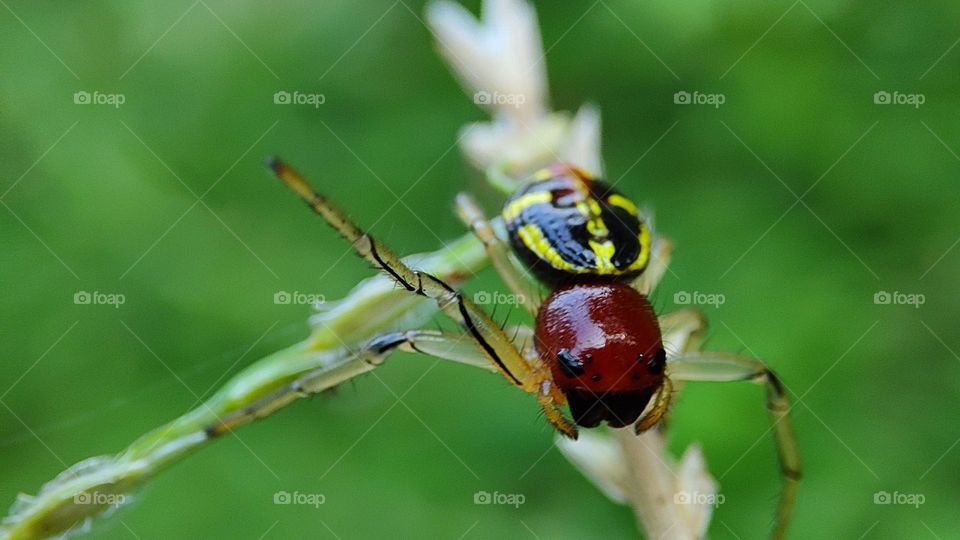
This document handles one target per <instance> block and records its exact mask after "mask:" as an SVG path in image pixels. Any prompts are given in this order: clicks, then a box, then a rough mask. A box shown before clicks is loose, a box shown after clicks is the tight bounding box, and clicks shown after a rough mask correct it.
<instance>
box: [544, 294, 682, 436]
mask: <svg viewBox="0 0 960 540" xmlns="http://www.w3.org/2000/svg"><path fill="white" fill-rule="evenodd" d="M535 336H536V343H537V354H538V355H539V356H540V360H541V361H542V362H544V364H546V365H548V366H550V370H551V372H552V373H553V380H554V383H555V384H556V385H557V386H558V387H559V388H560V389H561V390H563V392H564V394H565V395H566V396H567V401H568V402H569V404H570V412H571V413H572V414H573V419H574V421H575V422H576V423H577V425H580V426H584V427H594V426H597V425H599V424H600V422H601V421H603V420H606V422H607V424H609V425H610V426H613V427H623V426H626V425H629V424H632V423H633V422H635V421H636V420H637V418H638V417H639V416H640V413H642V412H643V409H644V408H645V407H646V406H647V403H648V402H649V401H650V398H651V397H652V396H653V395H654V394H655V393H656V391H657V389H659V388H660V385H661V384H663V377H664V375H663V371H664V367H665V364H666V353H665V351H664V349H663V341H662V339H661V336H660V326H659V324H658V323H657V316H656V314H655V313H654V311H653V307H652V306H651V305H650V302H649V301H648V300H647V298H646V297H645V296H643V295H642V294H640V293H639V292H637V291H636V289H634V288H632V287H630V286H629V285H627V284H624V283H615V282H613V283H607V282H604V283H580V284H573V285H567V286H564V287H561V288H559V289H557V290H555V291H554V292H553V294H551V295H550V296H549V297H548V298H547V299H546V301H545V302H544V304H543V306H541V308H540V311H539V313H538V314H537V325H536V334H535Z"/></svg>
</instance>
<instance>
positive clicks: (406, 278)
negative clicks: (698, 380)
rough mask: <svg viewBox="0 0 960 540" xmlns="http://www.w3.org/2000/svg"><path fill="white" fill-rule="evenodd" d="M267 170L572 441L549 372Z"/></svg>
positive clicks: (292, 181)
mask: <svg viewBox="0 0 960 540" xmlns="http://www.w3.org/2000/svg"><path fill="white" fill-rule="evenodd" d="M270 168H271V169H273V171H274V173H275V174H276V175H277V177H279V178H280V180H282V181H283V182H284V183H285V184H286V185H287V186H288V187H289V188H290V189H292V190H293V191H294V192H295V193H296V194H297V195H299V196H300V198H302V199H303V200H304V201H306V203H307V204H308V205H309V206H310V208H311V209H313V211H314V212H316V213H317V214H319V215H320V216H322V217H323V218H324V219H325V220H326V221H327V223H329V224H330V226H331V227H333V228H334V229H336V230H337V232H339V233H340V234H341V235H342V236H343V237H344V238H346V239H347V240H348V241H350V242H351V243H352V244H353V248H354V250H355V251H356V252H357V254H358V255H360V256H361V257H363V258H364V259H365V260H366V261H367V262H369V263H370V264H372V265H373V266H374V267H375V268H377V269H378V270H380V271H382V272H383V273H385V274H386V275H388V276H390V277H391V278H392V279H393V280H394V281H396V282H397V283H398V284H399V285H400V286H401V287H403V288H404V289H406V290H407V291H409V292H411V293H413V294H417V295H420V296H425V297H427V298H430V299H433V300H434V301H435V302H436V303H437V306H439V308H440V310H441V311H443V312H444V313H445V314H446V315H447V316H448V317H450V318H451V319H453V320H454V321H455V322H457V323H458V324H459V325H460V326H461V327H463V329H464V330H465V332H466V333H467V335H469V336H470V338H471V339H472V340H473V341H474V342H475V343H476V345H477V346H478V347H479V349H480V350H482V351H483V354H484V355H485V357H486V358H487V360H488V361H489V362H491V363H492V364H493V365H494V366H495V367H496V368H497V370H498V371H500V373H501V374H502V375H503V376H504V377H506V378H507V380H509V381H510V382H511V383H513V384H515V385H516V386H519V387H520V388H522V389H523V390H525V391H527V392H530V393H533V394H536V396H537V400H538V402H539V403H540V406H541V407H542V408H543V410H544V412H545V413H546V416H547V419H548V420H549V421H550V423H551V424H553V426H554V427H555V428H557V430H558V431H560V432H561V433H563V434H564V435H566V436H568V437H572V438H576V436H577V430H576V427H575V426H574V425H573V423H572V422H570V421H569V420H568V419H567V418H566V417H564V415H563V410H562V409H561V407H562V406H563V405H565V404H566V398H565V397H564V396H563V393H562V392H561V391H560V390H559V389H558V388H557V387H556V386H555V385H554V384H553V379H552V377H551V375H550V371H549V369H547V367H546V366H543V365H542V364H541V363H540V362H535V361H530V360H528V359H525V358H524V357H523V355H522V354H521V353H520V352H519V351H518V350H517V349H516V347H515V346H514V345H513V343H512V342H511V341H510V338H508V337H507V335H506V334H505V333H504V331H503V329H501V328H500V326H499V325H497V324H496V323H495V322H494V321H493V319H491V318H490V316H489V315H488V314H487V313H486V312H484V311H483V310H481V309H480V308H479V307H477V305H476V304H474V303H473V302H472V301H470V299H469V298H466V297H465V296H464V295H463V294H461V293H460V292H459V291H457V290H455V289H453V288H452V287H450V286H449V285H447V284H446V283H445V282H443V281H442V280H440V279H438V278H436V277H434V276H432V275H430V274H427V273H424V272H420V271H417V270H413V269H411V268H410V267H408V266H407V265H406V264H405V263H404V262H403V261H402V260H401V259H400V257H398V256H397V255H396V254H395V253H394V252H393V251H392V250H391V249H390V248H388V247H387V246H385V245H383V244H382V243H380V242H379V241H377V240H376V239H374V238H373V237H372V236H371V235H370V234H368V233H367V232H366V231H364V230H363V229H361V228H360V227H359V226H357V225H356V224H355V223H353V221H351V220H350V218H348V217H347V216H346V214H344V213H343V212H342V211H341V210H340V209H339V208H337V207H336V206H335V205H334V204H333V203H332V202H330V201H329V200H328V199H327V198H326V197H324V196H322V195H320V194H319V193H317V192H316V191H315V190H314V189H313V188H312V187H311V186H310V185H309V184H308V183H307V181H306V180H305V179H304V178H303V177H302V176H301V175H300V174H299V173H297V172H296V171H295V170H294V169H292V168H291V167H289V166H287V165H286V164H284V163H283V162H281V161H279V160H277V159H274V160H272V161H271V162H270Z"/></svg>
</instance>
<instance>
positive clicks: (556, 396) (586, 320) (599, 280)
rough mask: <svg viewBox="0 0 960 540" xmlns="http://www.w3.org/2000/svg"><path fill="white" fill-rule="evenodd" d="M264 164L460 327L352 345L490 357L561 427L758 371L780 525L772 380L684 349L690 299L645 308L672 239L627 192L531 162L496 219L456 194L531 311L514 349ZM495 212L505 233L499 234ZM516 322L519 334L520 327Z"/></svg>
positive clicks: (793, 451)
mask: <svg viewBox="0 0 960 540" xmlns="http://www.w3.org/2000/svg"><path fill="white" fill-rule="evenodd" d="M269 166H270V168H271V169H272V170H273V172H274V173H275V174H276V175H277V177H279V178H280V180H282V181H283V183H285V184H286V185H287V186H288V187H289V188H291V189H292V190H293V191H294V192H295V193H296V194H297V195H299V196H300V197H301V198H302V199H303V200H304V201H305V202H306V203H307V204H308V206H310V208H311V209H313V211H314V212H316V213H317V214H319V215H320V216H322V217H323V218H324V219H325V220H326V221H327V223H329V224H330V225H331V226H332V227H333V228H334V229H336V230H337V232H339V233H340V234H341V235H342V236H343V237H344V238H346V239H347V240H349V241H350V242H351V243H352V244H353V248H354V250H355V251H356V252H357V254H359V255H360V256H361V257H362V258H364V259H365V260H367V261H368V262H369V263H370V264H372V265H373V266H374V267H375V268H377V269H378V270H380V271H381V272H383V273H384V274H386V275H387V276H389V277H390V278H391V279H393V280H394V281H395V282H396V283H397V284H399V285H400V287H402V288H403V289H405V290H406V291H409V292H410V293H412V294H416V295H420V296H424V297H427V298H430V299H433V300H434V301H435V302H436V303H437V305H438V307H439V308H440V310H441V311H443V313H445V314H446V315H447V316H448V317H450V318H451V319H452V320H453V321H455V322H456V323H457V324H459V325H460V326H461V327H462V329H463V331H464V332H465V334H466V335H467V336H469V338H470V340H469V341H468V342H467V343H469V344H470V346H469V347H464V346H463V345H461V344H460V342H461V341H462V335H459V334H455V333H448V332H440V331H433V330H408V331H403V332H391V333H388V334H384V335H381V336H378V337H375V338H373V339H372V340H370V341H369V342H368V343H367V344H366V345H365V348H366V354H368V355H372V356H375V357H379V358H383V357H385V356H386V355H388V354H389V353H391V352H392V351H395V350H398V349H401V350H405V351H408V352H415V353H421V354H429V355H432V356H437V357H441V358H448V359H452V360H458V361H464V360H465V359H466V360H468V361H469V362H471V363H483V362H489V363H490V364H492V366H493V367H494V368H495V369H496V370H497V371H499V372H500V373H501V374H502V375H503V376H504V377H505V378H506V379H507V380H509V381H510V382H511V383H512V384H514V385H515V386H517V387H519V388H521V389H523V390H524V391H526V392H529V393H531V394H534V395H535V396H536V398H537V401H538V402H539V405H540V407H541V408H542V409H543V411H544V413H545V415H546V418H547V420H548V421H549V422H550V423H551V424H552V425H553V427H554V428H556V430H557V431H558V432H560V433H561V434H563V435H564V436H566V437H570V438H574V439H575V438H576V437H577V428H578V426H579V427H586V428H590V427H595V426H598V425H599V424H601V423H602V422H606V424H607V425H608V426H610V427H615V428H622V427H625V426H631V425H632V426H633V429H634V431H635V432H636V433H637V434H640V433H643V432H644V431H646V430H647V429H650V428H651V427H653V426H655V425H657V423H658V422H660V420H661V419H662V418H663V417H664V415H665V414H666V412H667V409H668V408H669V404H670V399H671V395H672V392H673V384H672V380H678V381H753V382H760V383H764V384H765V385H766V388H767V407H768V409H769V412H770V418H771V421H772V427H771V430H772V431H773V434H774V439H775V442H776V445H777V454H778V459H779V464H780V470H781V475H782V477H783V486H782V489H781V494H780V500H779V506H778V510H777V514H776V518H775V526H774V530H773V537H774V538H782V537H783V536H784V535H785V531H786V527H787V525H788V523H789V520H790V517H791V513H792V509H793V503H794V499H795V494H796V488H797V484H798V482H799V480H800V460H799V456H798V452H797V447H796V443H795V440H794V434H793V428H792V425H791V422H790V418H789V416H788V413H789V409H790V407H789V402H788V400H787V397H786V393H785V390H784V387H783V385H782V384H781V383H780V380H779V379H778V378H777V376H776V375H775V374H774V373H773V372H772V371H771V370H770V369H769V368H767V366H766V365H765V364H764V363H763V362H762V361H760V360H758V359H754V358H747V357H743V356H737V355H731V354H724V353H704V352H699V351H696V350H695V349H696V348H697V345H698V344H699V339H700V336H701V335H702V334H703V332H704V331H705V324H706V323H705V320H704V318H703V317H702V315H700V313H699V312H697V311H695V310H681V311H678V312H675V313H671V314H668V315H664V316H661V317H658V316H657V314H656V313H655V312H654V309H653V307H652V306H651V304H650V301H649V300H648V299H647V294H648V293H649V291H650V290H652V289H653V288H654V287H655V286H656V284H657V283H658V282H659V281H660V278H661V277H662V276H663V274H664V272H665V271H666V267H667V264H668V259H669V257H670V253H671V252H672V245H671V243H670V242H669V241H667V240H665V239H660V238H655V237H654V236H653V234H652V233H651V230H650V227H649V226H648V225H647V223H646V221H645V219H644V216H643V215H642V214H641V213H640V212H639V211H638V209H637V207H636V205H635V204H633V202H631V201H630V200H629V199H628V198H626V197H625V196H623V195H622V194H621V193H619V192H617V191H616V190H614V189H613V188H612V187H611V186H609V185H608V184H606V183H604V182H603V181H601V180H598V179H595V178H592V177H591V176H590V175H589V174H587V173H585V172H584V171H582V170H580V169H578V168H576V167H574V166H571V165H566V164H555V165H552V166H549V167H547V168H545V169H543V170H541V171H539V172H537V173H535V174H534V175H533V176H532V178H530V179H529V180H528V181H527V182H525V183H524V184H523V186H522V187H521V188H519V189H518V190H517V191H516V192H515V193H514V194H513V195H512V196H511V197H509V198H508V200H507V201H506V203H505V204H504V208H503V211H502V214H501V216H500V219H499V220H497V221H498V222H497V221H494V222H492V221H489V220H487V219H486V217H485V216H484V215H483V213H482V211H481V210H480V209H479V206H478V205H477V204H476V202H475V201H474V200H473V198H472V197H471V196H470V195H467V194H464V193H461V194H459V195H458V196H457V198H456V207H457V213H458V215H459V217H460V218H461V220H462V221H463V222H464V223H465V224H466V225H467V226H469V227H470V228H471V229H472V231H473V233H474V234H475V235H476V237H477V238H478V239H479V240H480V241H481V242H482V243H483V245H484V248H485V250H486V252H487V254H488V256H489V258H490V261H491V263H492V265H493V267H494V269H495V270H496V271H497V273H498V274H499V275H500V276H501V278H502V279H503V281H504V282H505V284H506V285H507V287H509V288H510V289H511V290H512V291H513V292H514V293H515V295H516V298H517V299H519V300H520V301H521V303H522V305H523V307H524V308H525V309H526V310H527V311H528V312H529V313H530V315H531V316H532V317H533V318H534V319H535V325H534V328H533V329H532V337H533V341H534V346H533V347H527V348H523V347H517V346H516V345H515V344H514V340H511V338H509V337H508V336H507V334H506V332H505V331H504V329H503V328H502V327H501V326H500V325H498V324H497V323H495V322H494V321H493V319H492V318H491V316H490V315H488V314H487V313H486V312H485V311H483V310H482V309H480V308H479V307H478V306H477V305H476V304H475V303H474V302H472V301H471V300H470V299H469V298H467V297H466V296H464V295H463V294H462V293H460V292H459V291H458V290H456V289H454V288H453V287H451V286H450V285H448V284H447V283H446V282H444V281H443V280H441V279H438V278H436V277H434V276H432V275H430V274H427V273H425V272H420V271H417V270H414V269H412V268H410V267H409V266H407V264H405V263H404V262H403V261H402V260H401V259H400V257H398V256H397V255H396V254H395V253H394V252H393V251H392V250H391V249H390V248H388V247H387V246H385V245H383V244H382V243H380V242H379V241H378V240H376V239H374V238H373V237H372V236H371V235H370V234H369V233H367V232H365V231H364V230H363V229H361V228H360V227H359V226H358V225H356V224H355V223H353V222H352V221H351V220H350V219H349V218H348V217H347V216H346V214H344V213H343V212H342V211H341V210H340V209H339V208H337V207H336V206H335V205H334V204H333V203H332V202H330V201H329V200H328V199H327V198H326V197H324V196H323V195H320V194H319V193H317V192H316V191H315V190H314V189H313V187H311V186H310V184H309V183H308V182H307V181H306V180H305V179H304V178H303V177H302V176H301V175H300V174H299V173H298V172H297V171H295V170H294V169H293V168H291V167H290V166H288V165H286V164H285V163H283V162H282V161H280V160H279V159H276V158H274V159H271V160H270V161H269ZM498 225H502V228H503V229H504V233H505V234H504V233H500V234H498V229H497V226H498ZM504 237H506V238H504ZM511 254H512V255H513V256H514V258H515V259H517V260H519V261H520V264H518V263H517V262H515V260H514V259H512V258H511ZM521 264H522V265H523V267H525V268H526V269H527V270H529V271H530V272H531V273H532V274H533V275H534V276H535V277H536V278H537V279H539V280H540V282H541V283H543V284H544V285H546V286H547V287H548V288H549V289H550V290H551V292H550V294H549V296H547V297H546V299H544V300H542V301H541V300H540V295H539V294H537V293H536V288H535V287H536V284H535V283H534V282H533V281H532V280H531V279H530V278H529V277H528V276H527V275H526V274H525V272H524V270H523V267H521ZM523 330H524V332H525V334H526V335H528V336H529V335H531V330H530V329H523ZM674 333H679V335H681V336H683V337H684V340H683V341H684V342H687V343H688V346H687V347H686V350H685V351H680V352H678V353H677V354H671V355H668V354H667V352H666V350H665V348H664V344H663V343H664V339H663V335H664V334H667V335H673V334H674ZM564 406H568V407H569V409H570V413H571V415H572V416H573V420H572V421H571V420H570V419H568V418H567V417H566V416H565V414H564V410H563V407H564Z"/></svg>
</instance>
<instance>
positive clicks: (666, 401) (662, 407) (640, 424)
mask: <svg viewBox="0 0 960 540" xmlns="http://www.w3.org/2000/svg"><path fill="white" fill-rule="evenodd" d="M672 397H673V383H672V382H671V381H670V377H664V378H663V384H661V385H660V388H659V389H658V390H657V396H656V398H655V400H654V402H653V408H652V409H650V410H649V411H648V412H647V413H646V414H644V415H643V416H642V417H640V419H639V420H637V423H636V424H634V425H633V429H634V431H635V432H636V433H637V435H640V434H641V433H643V432H644V431H646V430H648V429H650V428H652V427H653V426H655V425H657V423H658V422H660V420H661V419H662V418H663V417H664V416H665V415H666V414H667V410H668V409H669V408H670V399H671V398H672Z"/></svg>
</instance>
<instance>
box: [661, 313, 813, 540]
mask: <svg viewBox="0 0 960 540" xmlns="http://www.w3.org/2000/svg"><path fill="white" fill-rule="evenodd" d="M663 319H665V322H666V323H667V324H671V325H676V327H677V328H686V329H687V330H688V331H689V330H692V332H691V334H692V335H694V336H696V335H697V334H699V333H702V330H703V324H704V319H703V317H702V315H700V314H699V313H698V312H695V311H693V310H684V311H680V312H676V313H672V314H670V315H667V316H665V317H664V318H663ZM686 350H687V351H688V352H682V353H680V354H679V355H678V356H677V357H675V358H673V359H670V360H669V361H668V362H667V372H668V373H670V376H671V377H673V378H674V379H675V380H678V381H711V382H730V381H749V382H754V383H760V384H763V385H765V386H766V388H767V409H768V411H769V413H770V421H771V424H772V426H771V429H772V430H773V437H774V441H775V442H776V445H777V458H778V461H779V463H780V473H781V476H782V477H783V488H782V490H781V494H780V503H779V505H778V508H777V515H776V524H775V527H774V530H773V534H772V537H773V538H777V539H780V538H783V537H784V536H785V534H786V529H787V525H788V524H789V523H790V518H791V517H792V514H793V505H794V502H795V499H796V494H797V487H798V485H799V482H800V476H801V467H800V456H799V452H798V449H797V441H796V436H795V435H794V431H793V423H792V421H791V420H790V402H789V400H788V399H787V394H786V391H785V389H784V386H783V384H782V383H781V382H780V379H779V378H778V377H777V375H776V374H775V373H774V372H773V371H771V370H770V368H768V367H767V365H766V364H764V363H763V362H762V361H761V360H758V359H756V358H750V357H746V356H740V355H735V354H729V353H722V352H702V351H694V350H690V349H686Z"/></svg>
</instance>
